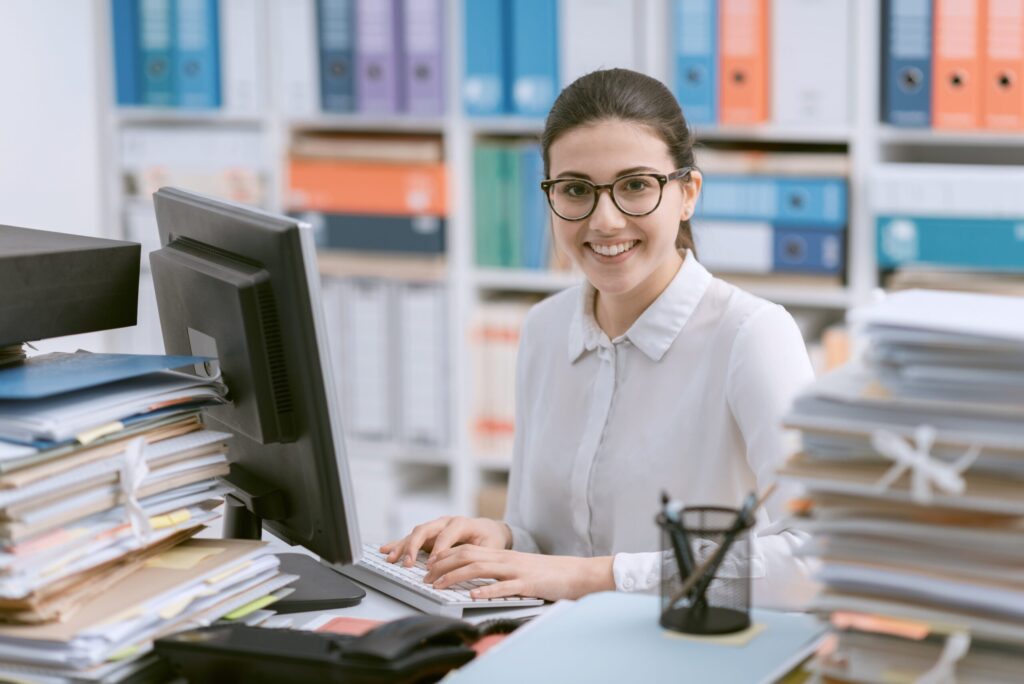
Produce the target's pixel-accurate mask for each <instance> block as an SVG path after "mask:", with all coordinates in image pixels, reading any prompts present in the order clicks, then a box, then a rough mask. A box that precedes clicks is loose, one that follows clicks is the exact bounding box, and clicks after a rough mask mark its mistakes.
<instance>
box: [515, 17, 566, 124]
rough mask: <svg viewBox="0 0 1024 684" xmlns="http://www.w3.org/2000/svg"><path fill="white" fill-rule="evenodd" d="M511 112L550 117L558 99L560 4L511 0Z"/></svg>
mask: <svg viewBox="0 0 1024 684" xmlns="http://www.w3.org/2000/svg"><path fill="white" fill-rule="evenodd" d="M508 10H509V12H510V17H509V21H508V25H509V26H511V27H512V40H511V52H510V55H511V60H510V63H511V65H512V67H511V78H512V100H511V102H512V110H513V112H514V113H516V114H519V115H522V116H547V113H548V110H550V109H551V105H552V104H554V102H555V98H556V97H557V96H558V3H557V1H556V0H510V1H509V3H508Z"/></svg>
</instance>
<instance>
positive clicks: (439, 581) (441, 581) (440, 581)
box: [434, 577, 444, 589]
mask: <svg viewBox="0 0 1024 684" xmlns="http://www.w3.org/2000/svg"><path fill="white" fill-rule="evenodd" d="M442 584H444V577H439V578H438V579H437V581H436V582H434V588H435V589H444V587H442V586H441V585H442Z"/></svg>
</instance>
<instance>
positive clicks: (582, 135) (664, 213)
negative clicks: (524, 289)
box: [548, 120, 700, 296]
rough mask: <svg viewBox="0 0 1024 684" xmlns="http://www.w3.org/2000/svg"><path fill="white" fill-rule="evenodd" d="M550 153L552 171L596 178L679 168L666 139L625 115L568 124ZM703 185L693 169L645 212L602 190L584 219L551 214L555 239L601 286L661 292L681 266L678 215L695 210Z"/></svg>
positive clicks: (607, 290)
mask: <svg viewBox="0 0 1024 684" xmlns="http://www.w3.org/2000/svg"><path fill="white" fill-rule="evenodd" d="M548 159H549V163H550V167H549V168H550V178H583V179H585V180H589V181H591V182H593V183H595V184H598V185H600V184H604V183H611V182H613V181H615V180H616V179H617V178H619V177H621V176H624V175H626V174H631V173H658V174H663V175H668V174H669V173H671V172H672V171H675V170H676V167H675V164H674V162H673V160H672V157H671V156H670V155H669V151H668V146H667V145H666V144H665V142H664V141H663V140H662V139H661V138H659V137H658V136H657V135H656V134H655V133H654V132H653V131H652V130H651V129H649V128H647V127H646V126H643V125H640V124H636V123H631V122H627V121H621V120H609V121H601V122H597V123H593V124H587V125H584V126H580V127H578V128H574V129H572V130H570V131H569V132H568V133H565V134H563V135H562V136H561V137H559V138H558V139H557V140H555V142H554V143H553V144H552V145H551V147H550V149H549V150H548ZM684 178H685V177H684ZM699 190H700V177H699V174H697V173H696V172H695V173H693V174H692V180H691V182H689V183H684V182H683V180H682V179H681V180H677V181H669V183H668V184H666V185H665V188H664V191H663V192H662V198H661V204H660V205H658V208H657V209H655V210H654V212H652V213H650V214H648V215H646V216H630V215H628V214H624V213H623V212H621V211H619V209H618V207H616V206H615V204H614V203H613V202H612V199H611V196H610V195H609V193H608V192H601V193H600V194H599V196H598V202H597V206H596V207H595V208H594V211H593V213H592V214H590V216H588V217H587V218H585V219H582V220H580V221H567V220H565V219H562V218H560V217H559V216H557V215H555V214H552V217H551V220H552V228H553V231H554V237H555V242H556V244H557V245H558V247H559V248H560V249H561V250H562V251H563V252H565V254H567V255H568V256H569V257H570V258H571V259H572V260H573V262H574V263H575V264H576V265H577V266H579V268H580V269H581V270H582V271H583V273H584V275H586V277H587V280H589V281H590V283H591V284H592V285H593V286H594V288H595V289H597V291H598V292H600V293H602V294H604V295H612V296H621V295H629V294H631V293H634V292H637V293H639V292H640V291H643V290H645V289H648V288H654V289H655V290H656V292H655V294H656V293H657V292H660V291H661V289H663V288H664V287H665V286H666V285H667V284H668V282H669V281H670V280H671V279H672V277H673V276H674V275H675V273H676V270H677V269H678V266H679V263H680V257H679V254H678V252H677V251H676V247H675V241H676V235H677V233H678V232H679V221H680V220H681V219H685V218H689V216H690V214H692V212H693V206H694V203H695V202H696V199H697V194H698V192H699ZM620 201H621V200H620Z"/></svg>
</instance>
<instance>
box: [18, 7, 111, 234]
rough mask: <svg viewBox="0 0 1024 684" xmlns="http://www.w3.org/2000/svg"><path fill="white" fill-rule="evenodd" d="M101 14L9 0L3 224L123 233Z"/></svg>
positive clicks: (92, 9)
mask: <svg viewBox="0 0 1024 684" xmlns="http://www.w3.org/2000/svg"><path fill="white" fill-rule="evenodd" d="M101 17H102V18H103V19H104V20H105V15H104V14H102V13H101V12H100V5H99V3H98V2H95V1H94V0H0V224H7V225H18V226H25V227H28V228H44V229H48V230H56V231H60V232H66V233H80V234H85V235H99V236H110V237H112V236H113V235H114V234H113V232H112V230H113V227H106V228H105V227H104V225H103V224H104V222H103V205H102V198H103V194H102V193H103V186H102V183H101V175H102V174H101V170H102V168H103V167H102V165H101V156H100V149H101V148H100V139H101V128H100V122H99V118H98V114H99V91H100V87H99V86H100V81H99V79H100V78H101V77H104V78H105V77H106V76H105V72H101V71H100V67H101V65H100V64H99V61H100V57H99V54H100V51H99V50H98V49H97V46H96V43H97V21H98V20H99V19H100V18H101ZM104 28H105V27H104ZM102 66H103V67H104V68H107V67H106V65H105V64H104V65H102ZM101 73H102V75H101Z"/></svg>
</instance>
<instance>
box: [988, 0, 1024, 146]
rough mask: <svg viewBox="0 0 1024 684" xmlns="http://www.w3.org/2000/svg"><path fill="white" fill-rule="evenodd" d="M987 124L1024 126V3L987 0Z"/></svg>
mask: <svg viewBox="0 0 1024 684" xmlns="http://www.w3.org/2000/svg"><path fill="white" fill-rule="evenodd" d="M983 4H984V5H986V11H985V14H986V15H987V16H986V20H985V24H986V30H985V66H984V70H985V87H984V89H983V93H982V122H983V123H984V125H985V128H1002V129H1019V128H1024V88H1022V86H1024V83H1022V82H1021V81H1022V79H1024V3H1022V2H1019V0H985V2H984V3H983Z"/></svg>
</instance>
